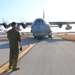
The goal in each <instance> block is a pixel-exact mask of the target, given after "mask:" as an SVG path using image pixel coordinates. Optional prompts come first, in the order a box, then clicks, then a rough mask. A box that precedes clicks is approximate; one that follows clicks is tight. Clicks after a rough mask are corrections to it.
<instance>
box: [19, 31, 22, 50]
mask: <svg viewBox="0 0 75 75" xmlns="http://www.w3.org/2000/svg"><path fill="white" fill-rule="evenodd" d="M18 41H19V46H20V51H22V41H21V36H20V33H19V32H18Z"/></svg>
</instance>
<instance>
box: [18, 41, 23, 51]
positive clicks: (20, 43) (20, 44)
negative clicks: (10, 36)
mask: <svg viewBox="0 0 75 75" xmlns="http://www.w3.org/2000/svg"><path fill="white" fill-rule="evenodd" d="M19 46H20V51H22V42H19Z"/></svg>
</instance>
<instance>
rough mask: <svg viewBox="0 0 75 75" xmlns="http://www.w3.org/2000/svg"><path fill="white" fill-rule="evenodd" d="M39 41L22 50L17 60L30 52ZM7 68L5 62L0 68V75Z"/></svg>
mask: <svg viewBox="0 0 75 75" xmlns="http://www.w3.org/2000/svg"><path fill="white" fill-rule="evenodd" d="M38 42H39V41H36V42H35V43H33V44H29V46H28V47H27V48H26V49H25V50H24V51H22V52H21V53H20V54H19V57H18V59H21V58H22V57H23V56H24V55H25V54H26V53H27V52H28V51H29V50H31V49H32V48H33V47H34V46H35V45H36V44H37V43H38ZM8 67H9V62H7V63H6V64H4V65H3V66H2V67H1V68H0V75H1V74H3V73H4V72H6V71H7V69H8Z"/></svg>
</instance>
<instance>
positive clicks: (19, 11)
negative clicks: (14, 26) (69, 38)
mask: <svg viewBox="0 0 75 75" xmlns="http://www.w3.org/2000/svg"><path fill="white" fill-rule="evenodd" d="M43 10H44V11H45V18H46V20H48V21H75V2H74V0H0V22H2V20H4V21H7V22H11V21H16V22H20V21H33V20H34V19H36V18H39V17H41V18H42V15H43Z"/></svg>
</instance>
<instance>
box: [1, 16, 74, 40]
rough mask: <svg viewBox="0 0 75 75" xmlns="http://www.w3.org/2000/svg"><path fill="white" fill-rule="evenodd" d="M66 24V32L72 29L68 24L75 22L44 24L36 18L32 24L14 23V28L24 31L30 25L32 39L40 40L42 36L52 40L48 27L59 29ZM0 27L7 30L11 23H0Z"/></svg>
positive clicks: (42, 20)
mask: <svg viewBox="0 0 75 75" xmlns="http://www.w3.org/2000/svg"><path fill="white" fill-rule="evenodd" d="M65 24H66V28H65V29H66V30H70V29H71V28H72V27H71V26H70V24H75V22H46V21H45V19H44V15H43V18H37V19H35V20H34V21H33V22H26V23H21V22H20V23H16V28H17V29H18V30H20V26H22V27H23V28H24V29H25V28H26V27H27V26H28V25H31V32H32V34H33V36H34V38H37V39H42V37H44V36H48V37H49V38H52V31H51V28H50V27H57V26H58V27H59V28H61V27H62V25H65ZM0 25H3V26H4V27H5V28H9V27H10V26H11V23H9V24H6V23H0Z"/></svg>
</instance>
